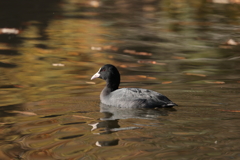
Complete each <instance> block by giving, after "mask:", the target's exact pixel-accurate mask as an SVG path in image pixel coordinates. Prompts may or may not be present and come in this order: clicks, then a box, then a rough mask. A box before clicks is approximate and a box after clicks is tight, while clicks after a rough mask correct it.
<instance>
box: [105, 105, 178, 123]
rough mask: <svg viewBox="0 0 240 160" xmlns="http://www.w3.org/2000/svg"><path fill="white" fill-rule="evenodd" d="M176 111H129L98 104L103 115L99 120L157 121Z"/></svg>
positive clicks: (129, 109) (171, 109)
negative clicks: (133, 119)
mask: <svg viewBox="0 0 240 160" xmlns="http://www.w3.org/2000/svg"><path fill="white" fill-rule="evenodd" d="M172 111H176V109H174V108H159V109H131V108H117V107H114V106H108V105H105V104H102V103H101V104H100V112H102V113H104V114H105V117H104V118H101V120H116V119H128V118H138V119H157V118H159V117H160V116H168V114H169V112H172Z"/></svg>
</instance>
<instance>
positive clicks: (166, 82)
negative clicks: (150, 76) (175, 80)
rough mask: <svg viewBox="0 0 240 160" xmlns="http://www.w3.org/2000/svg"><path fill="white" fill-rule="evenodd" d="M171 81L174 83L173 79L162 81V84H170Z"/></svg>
mask: <svg viewBox="0 0 240 160" xmlns="http://www.w3.org/2000/svg"><path fill="white" fill-rule="evenodd" d="M169 83H172V81H164V82H162V84H169Z"/></svg>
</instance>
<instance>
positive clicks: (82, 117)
mask: <svg viewBox="0 0 240 160" xmlns="http://www.w3.org/2000/svg"><path fill="white" fill-rule="evenodd" d="M73 117H76V118H81V119H93V118H91V117H86V116H80V115H73Z"/></svg>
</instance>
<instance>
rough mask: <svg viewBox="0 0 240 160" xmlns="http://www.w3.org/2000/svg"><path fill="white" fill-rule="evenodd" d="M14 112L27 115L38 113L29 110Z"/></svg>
mask: <svg viewBox="0 0 240 160" xmlns="http://www.w3.org/2000/svg"><path fill="white" fill-rule="evenodd" d="M12 113H19V114H24V115H27V116H36V115H37V114H36V113H33V112H27V111H12Z"/></svg>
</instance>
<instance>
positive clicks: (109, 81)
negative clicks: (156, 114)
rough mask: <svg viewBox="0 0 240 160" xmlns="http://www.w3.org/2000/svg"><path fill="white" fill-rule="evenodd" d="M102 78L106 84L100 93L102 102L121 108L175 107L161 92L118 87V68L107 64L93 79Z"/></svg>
mask: <svg viewBox="0 0 240 160" xmlns="http://www.w3.org/2000/svg"><path fill="white" fill-rule="evenodd" d="M95 78H101V79H103V80H105V81H106V86H105V87H104V89H103V90H102V92H101V94H100V100H101V103H103V104H105V105H109V106H115V107H121V108H161V107H165V108H166V107H168V108H169V107H173V106H177V104H175V103H173V102H172V101H171V100H169V99H168V98H167V97H166V96H164V95H162V94H161V93H158V92H155V91H152V90H149V89H143V88H118V87H119V84H120V74H119V72H118V70H117V68H116V67H115V66H113V65H111V64H106V65H104V66H103V67H101V68H100V69H99V70H98V72H97V73H95V74H94V75H93V76H92V78H91V80H93V79H95Z"/></svg>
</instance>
